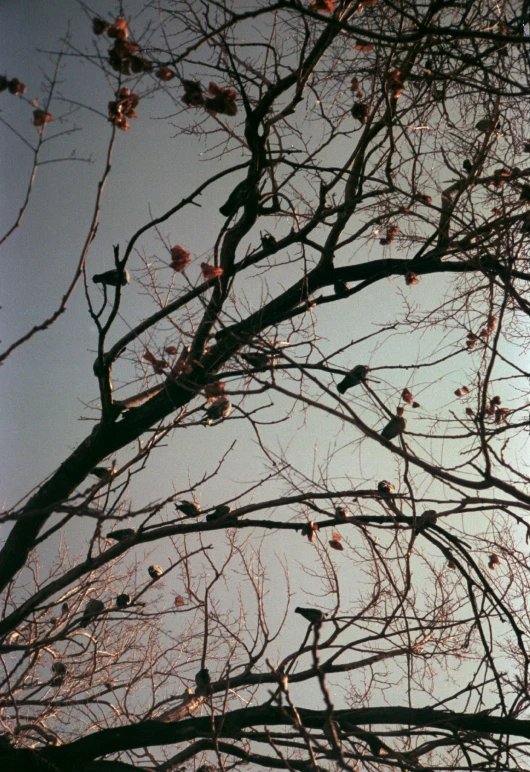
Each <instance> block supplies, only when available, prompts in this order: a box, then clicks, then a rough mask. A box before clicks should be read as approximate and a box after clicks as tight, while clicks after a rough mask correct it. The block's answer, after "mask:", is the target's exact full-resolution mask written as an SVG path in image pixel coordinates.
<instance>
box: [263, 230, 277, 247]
mask: <svg viewBox="0 0 530 772" xmlns="http://www.w3.org/2000/svg"><path fill="white" fill-rule="evenodd" d="M260 239H261V246H262V247H263V249H272V248H273V247H274V245H275V244H276V239H275V238H274V236H272V235H271V234H270V233H265V234H264V235H263V236H261V235H260Z"/></svg>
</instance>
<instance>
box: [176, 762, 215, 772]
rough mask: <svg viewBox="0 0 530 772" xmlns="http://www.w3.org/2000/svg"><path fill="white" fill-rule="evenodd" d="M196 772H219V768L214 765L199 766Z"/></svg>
mask: <svg viewBox="0 0 530 772" xmlns="http://www.w3.org/2000/svg"><path fill="white" fill-rule="evenodd" d="M181 769H182V767H181ZM197 772H219V767H216V766H215V764H201V766H200V767H197Z"/></svg>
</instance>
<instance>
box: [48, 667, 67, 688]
mask: <svg viewBox="0 0 530 772" xmlns="http://www.w3.org/2000/svg"><path fill="white" fill-rule="evenodd" d="M52 673H53V677H52V680H51V685H52V686H62V684H63V681H64V677H65V675H66V665H65V664H64V662H54V663H53V665H52Z"/></svg>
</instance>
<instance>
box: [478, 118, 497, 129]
mask: <svg viewBox="0 0 530 772" xmlns="http://www.w3.org/2000/svg"><path fill="white" fill-rule="evenodd" d="M475 128H476V129H478V131H484V132H487V131H494V130H495V129H498V128H499V119H498V118H482V119H481V120H480V121H479V122H478V123H477V125H476V126H475Z"/></svg>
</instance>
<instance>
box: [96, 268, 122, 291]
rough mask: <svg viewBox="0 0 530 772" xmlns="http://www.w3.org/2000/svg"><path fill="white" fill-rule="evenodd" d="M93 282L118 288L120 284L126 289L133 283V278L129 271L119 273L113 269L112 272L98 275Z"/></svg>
mask: <svg viewBox="0 0 530 772" xmlns="http://www.w3.org/2000/svg"><path fill="white" fill-rule="evenodd" d="M92 281H93V282H95V283H96V284H104V285H105V286H106V287H117V286H118V284H121V286H122V287H125V285H126V284H129V282H130V281H131V277H130V276H129V271H126V270H123V271H118V270H117V268H113V269H112V270H111V271H105V273H96V274H95V276H93V277H92Z"/></svg>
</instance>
